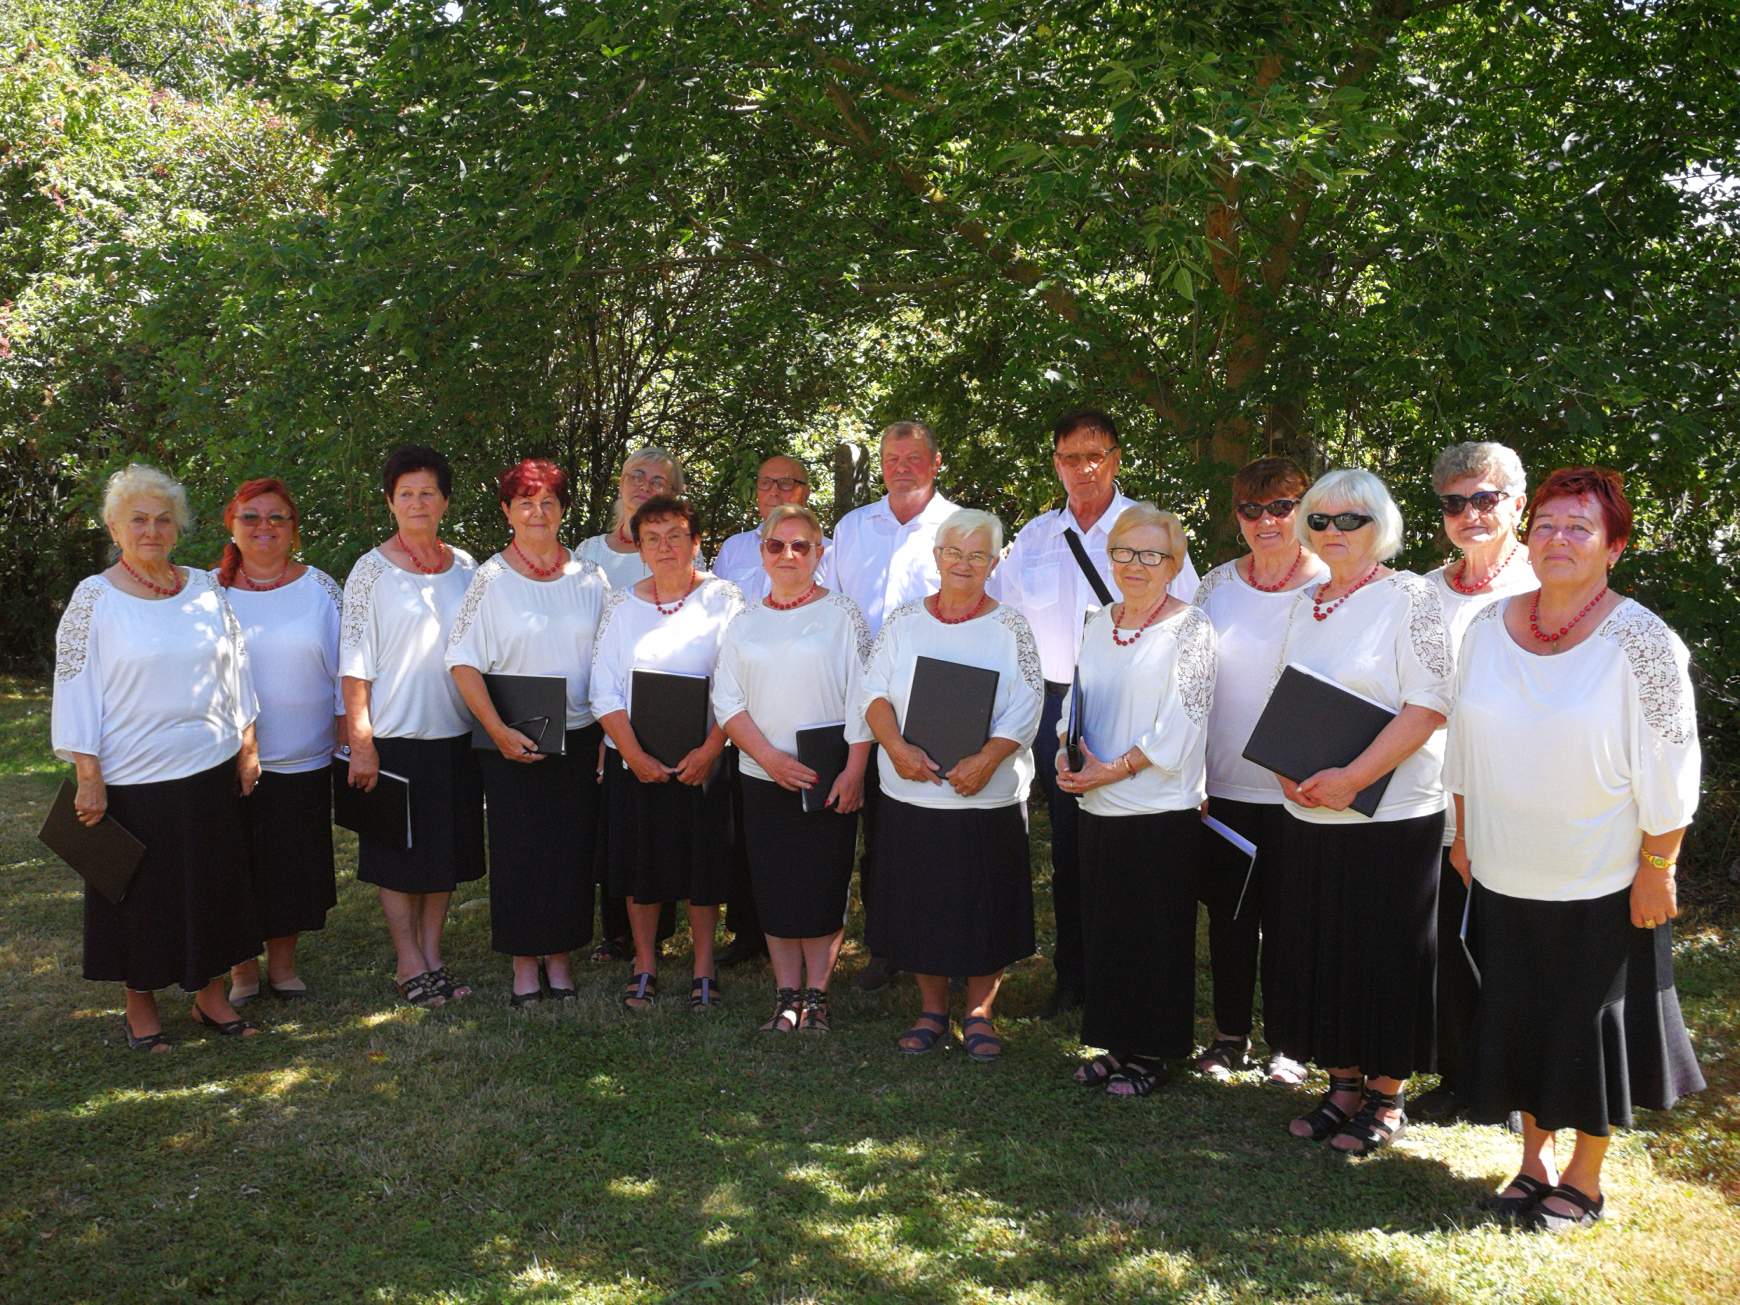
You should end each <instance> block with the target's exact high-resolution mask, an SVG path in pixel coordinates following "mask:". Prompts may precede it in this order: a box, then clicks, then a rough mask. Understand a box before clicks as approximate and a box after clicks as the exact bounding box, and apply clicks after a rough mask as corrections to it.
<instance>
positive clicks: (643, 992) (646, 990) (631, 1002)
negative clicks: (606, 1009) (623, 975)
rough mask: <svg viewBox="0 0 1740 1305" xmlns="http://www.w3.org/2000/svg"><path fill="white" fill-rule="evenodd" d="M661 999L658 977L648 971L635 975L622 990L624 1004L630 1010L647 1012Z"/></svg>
mask: <svg viewBox="0 0 1740 1305" xmlns="http://www.w3.org/2000/svg"><path fill="white" fill-rule="evenodd" d="M658 999H659V981H658V976H657V975H655V974H652V973H650V972H648V971H646V970H642V971H641V972H640V973H639V974H636V975H634V976H633V977H631V978H630V979H629V981H628V986H627V987H626V988H624V989H623V990H622V1004H623V1006H624V1007H626V1008H627V1009H629V1010H647V1009H648V1008H650V1007H652V1006H654V1005H656V1004H657V1003H658Z"/></svg>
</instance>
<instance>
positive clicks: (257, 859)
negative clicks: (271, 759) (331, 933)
mask: <svg viewBox="0 0 1740 1305" xmlns="http://www.w3.org/2000/svg"><path fill="white" fill-rule="evenodd" d="M242 818H243V820H244V821H245V823H246V826H247V831H248V869H249V872H250V876H251V881H252V884H253V889H254V905H255V907H256V908H257V909H258V910H259V912H260V934H261V936H262V937H265V938H288V937H289V936H290V935H291V934H297V933H308V932H310V931H312V930H315V929H324V928H325V927H326V913H327V912H328V911H330V910H331V909H332V908H333V907H334V906H337V905H338V877H337V874H336V872H335V871H334V869H333V863H332V772H331V769H330V768H329V767H327V766H321V767H320V768H319V769H318V770H308V771H303V772H302V773H300V774H296V775H283V774H279V773H278V772H276V771H271V770H268V771H263V772H262V773H261V775H260V782H259V783H258V784H256V785H254V791H253V792H252V793H250V794H249V795H248V798H247V800H246V801H244V802H243V803H242Z"/></svg>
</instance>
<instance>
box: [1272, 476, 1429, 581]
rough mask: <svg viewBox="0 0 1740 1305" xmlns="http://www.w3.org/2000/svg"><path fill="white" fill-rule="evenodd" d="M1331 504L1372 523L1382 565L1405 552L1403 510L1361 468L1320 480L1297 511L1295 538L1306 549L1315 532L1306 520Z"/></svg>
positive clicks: (1377, 481)
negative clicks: (1312, 531) (1354, 512)
mask: <svg viewBox="0 0 1740 1305" xmlns="http://www.w3.org/2000/svg"><path fill="white" fill-rule="evenodd" d="M1331 503H1332V504H1336V505H1337V506H1340V505H1343V504H1345V505H1346V507H1347V508H1349V509H1355V510H1358V511H1361V512H1364V513H1365V515H1367V516H1369V517H1370V518H1371V519H1372V521H1371V528H1372V530H1373V531H1374V532H1376V536H1377V538H1376V540H1375V542H1374V546H1373V549H1372V551H1373V553H1374V555H1375V556H1376V557H1377V560H1378V561H1380V562H1387V561H1389V560H1390V559H1391V558H1392V557H1394V556H1395V555H1396V554H1397V553H1399V552H1401V551H1402V511H1401V509H1400V508H1398V507H1397V506H1396V501H1395V499H1393V498H1391V497H1390V491H1389V489H1388V488H1387V487H1386V486H1385V485H1384V483H1383V481H1381V480H1379V479H1378V478H1377V477H1376V476H1374V475H1372V473H1371V472H1369V471H1361V470H1360V469H1359V468H1357V467H1342V468H1341V469H1340V470H1338V471H1331V472H1328V473H1326V474H1324V475H1322V476H1319V477H1318V478H1317V481H1316V483H1315V484H1313V485H1312V486H1311V488H1310V489H1308V490H1306V491H1305V495H1304V497H1303V498H1301V499H1300V500H1299V506H1298V507H1296V508H1294V509H1293V534H1294V536H1295V537H1296V538H1297V539H1298V540H1299V542H1300V543H1301V544H1303V545H1305V547H1306V548H1310V547H1311V530H1310V527H1309V526H1307V525H1306V524H1305V518H1306V517H1308V516H1310V515H1311V514H1312V513H1313V512H1322V511H1325V510H1326V509H1325V507H1324V505H1325V504H1331Z"/></svg>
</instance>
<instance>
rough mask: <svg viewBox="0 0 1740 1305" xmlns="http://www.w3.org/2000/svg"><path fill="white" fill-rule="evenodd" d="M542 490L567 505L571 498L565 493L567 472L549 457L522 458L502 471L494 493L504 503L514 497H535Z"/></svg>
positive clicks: (512, 499)
mask: <svg viewBox="0 0 1740 1305" xmlns="http://www.w3.org/2000/svg"><path fill="white" fill-rule="evenodd" d="M545 490H548V491H549V492H550V493H552V494H554V495H555V496H556V501H557V502H558V503H560V504H561V505H562V506H563V507H567V506H568V504H569V503H571V502H572V501H573V499H572V496H571V495H570V494H569V493H568V473H567V472H565V471H563V470H562V468H560V467H558V466H557V465H556V464H555V463H554V462H551V461H550V460H549V459H548V458H523V459H521V460H520V461H519V462H516V463H514V465H513V466H511V467H509V468H508V469H507V470H506V471H504V472H502V473H501V480H500V481H498V482H497V486H496V494H497V496H498V497H499V498H500V499H501V501H502V502H503V503H512V502H513V501H514V500H515V499H516V498H536V497H537V496H538V495H539V494H542V493H543V492H544V491H545Z"/></svg>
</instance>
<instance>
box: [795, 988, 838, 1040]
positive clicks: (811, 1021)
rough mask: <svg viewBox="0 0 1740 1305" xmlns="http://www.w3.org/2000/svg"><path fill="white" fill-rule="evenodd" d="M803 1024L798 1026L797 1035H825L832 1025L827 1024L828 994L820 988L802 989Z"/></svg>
mask: <svg viewBox="0 0 1740 1305" xmlns="http://www.w3.org/2000/svg"><path fill="white" fill-rule="evenodd" d="M803 1001H804V1015H803V1023H802V1024H800V1025H798V1032H799V1033H827V1032H829V1031H831V1029H832V1025H831V1024H830V1023H829V1022H828V994H827V993H825V992H823V991H822V990H821V989H820V988H805V989H804V997H803Z"/></svg>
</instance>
